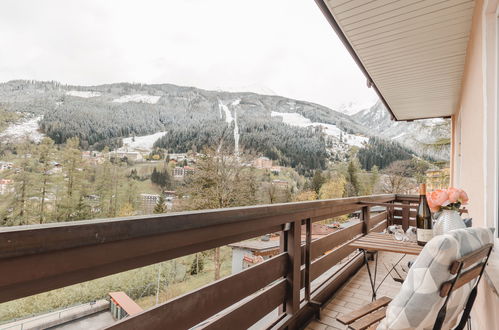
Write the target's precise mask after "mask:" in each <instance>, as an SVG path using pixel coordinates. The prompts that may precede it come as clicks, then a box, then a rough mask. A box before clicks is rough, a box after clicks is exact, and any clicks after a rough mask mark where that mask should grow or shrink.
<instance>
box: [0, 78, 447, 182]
mask: <svg viewBox="0 0 499 330" xmlns="http://www.w3.org/2000/svg"><path fill="white" fill-rule="evenodd" d="M381 108H382V107H381V106H380V105H379V104H378V105H376V106H374V107H373V108H371V109H369V110H365V111H362V112H360V113H358V114H356V115H355V116H353V117H350V116H348V115H345V114H343V113H340V112H337V111H334V110H332V109H329V108H327V107H324V106H321V105H318V104H314V103H310V102H305V101H299V100H294V99H290V98H285V97H281V96H273V95H259V94H255V93H231V92H224V91H208V90H203V89H199V88H194V87H182V86H175V85H171V84H158V85H143V84H130V83H117V84H108V85H100V86H88V87H84V86H70V85H62V84H60V83H57V82H38V81H24V80H23V81H10V82H7V83H3V84H0V109H2V111H3V112H4V113H6V114H12V115H9V116H8V118H10V120H12V119H15V118H23V117H25V118H28V117H29V118H40V121H39V128H40V130H41V131H42V132H43V133H44V134H46V135H47V136H49V137H50V138H52V139H53V140H54V141H55V142H56V143H57V144H62V143H65V142H66V141H67V140H68V139H69V138H72V137H77V138H78V139H79V141H80V147H81V148H83V149H86V150H102V149H103V148H105V147H106V146H107V147H110V148H111V149H115V148H118V147H121V146H122V139H123V138H124V137H135V136H143V135H150V134H154V133H157V132H166V134H165V135H164V136H163V137H162V138H161V139H160V140H158V141H157V142H156V144H155V146H156V147H161V148H164V149H166V150H167V151H168V152H186V151H188V150H197V151H201V150H202V149H203V148H204V147H218V146H221V145H223V146H224V147H227V146H229V147H232V148H234V151H235V152H245V153H254V154H258V155H263V156H267V157H269V158H271V159H273V160H276V161H277V163H278V164H281V165H284V166H291V167H295V168H297V169H299V171H300V173H305V172H310V171H311V170H315V169H324V168H325V167H326V165H327V163H328V160H332V161H342V160H346V159H348V157H349V156H348V155H349V152H350V149H351V147H352V146H356V147H359V148H360V155H359V159H360V160H361V162H362V165H363V166H364V167H365V168H369V167H370V166H372V165H373V164H375V165H377V166H379V167H384V166H385V164H389V163H390V162H391V160H392V159H405V158H407V157H410V155H411V154H412V153H414V152H416V153H418V154H427V155H428V154H430V152H428V151H427V150H426V149H425V148H426V147H425V146H424V145H423V146H421V145H420V146H418V147H414V148H411V150H410V151H409V150H408V149H404V148H400V145H399V141H400V138H399V137H397V136H394V137H392V136H391V135H393V134H394V133H393V132H394V131H396V129H397V128H400V127H405V126H404V125H406V126H407V124H406V123H393V122H390V121H389V120H388V121H387V117H386V114H385V113H383V111H382V110H383V109H381ZM385 112H386V111H385ZM285 117H286V118H285ZM32 120H34V119H32ZM307 121H309V122H310V125H309V124H307ZM435 125H436V124H435ZM408 128H410V127H406V129H408ZM389 132H391V133H389ZM397 132H398V131H397ZM392 133H393V134H392ZM402 133H404V134H406V136H410V135H409V133H408V132H406V131H403V132H402ZM0 134H1V132H0ZM383 134H384V135H383ZM386 134H391V135H389V136H385V135H386ZM399 135H400V134H399ZM372 136H379V137H382V138H387V139H393V141H394V142H393V143H388V142H384V141H383V140H379V139H374V140H372V139H371V140H369V142H367V143H365V142H364V141H368V140H367V139H368V138H369V137H372ZM411 139H412V140H411V141H413V140H414V138H411ZM408 140H409V137H407V139H402V140H401V141H400V142H407V141H408ZM425 141H426V140H425ZM406 144H407V143H406ZM443 148H444V152H443V153H444V154H445V146H444V147H443ZM400 155H403V157H402V158H400V157H398V156H400Z"/></svg>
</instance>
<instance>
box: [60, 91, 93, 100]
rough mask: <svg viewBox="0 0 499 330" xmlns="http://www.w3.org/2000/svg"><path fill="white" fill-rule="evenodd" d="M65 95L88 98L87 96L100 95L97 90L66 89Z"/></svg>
mask: <svg viewBox="0 0 499 330" xmlns="http://www.w3.org/2000/svg"><path fill="white" fill-rule="evenodd" d="M66 95H70V96H76V97H83V98H85V99H88V98H91V97H97V96H100V95H101V93H99V92H91V91H67V92H66Z"/></svg>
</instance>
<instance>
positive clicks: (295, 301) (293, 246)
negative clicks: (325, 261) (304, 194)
mask: <svg viewBox="0 0 499 330" xmlns="http://www.w3.org/2000/svg"><path fill="white" fill-rule="evenodd" d="M285 236H286V252H287V253H288V258H289V268H288V273H287V275H286V279H287V281H288V294H287V297H286V304H285V305H286V307H285V308H286V313H287V314H289V315H294V314H296V313H297V312H298V310H299V309H300V268H301V221H300V220H297V221H293V222H291V223H290V227H289V230H287V231H286V232H285Z"/></svg>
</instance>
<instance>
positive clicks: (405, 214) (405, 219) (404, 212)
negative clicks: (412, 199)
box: [402, 201, 411, 231]
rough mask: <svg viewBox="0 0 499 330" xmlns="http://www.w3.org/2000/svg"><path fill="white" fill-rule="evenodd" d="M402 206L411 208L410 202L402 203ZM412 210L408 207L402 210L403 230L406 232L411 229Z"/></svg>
mask: <svg viewBox="0 0 499 330" xmlns="http://www.w3.org/2000/svg"><path fill="white" fill-rule="evenodd" d="M402 204H404V205H407V206H409V201H402ZM410 211H411V210H410V209H409V208H408V207H404V208H402V229H403V230H404V231H406V230H407V229H408V228H409V214H410Z"/></svg>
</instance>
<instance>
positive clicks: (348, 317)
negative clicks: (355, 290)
mask: <svg viewBox="0 0 499 330" xmlns="http://www.w3.org/2000/svg"><path fill="white" fill-rule="evenodd" d="M390 301H392V299H391V298H388V297H381V298H379V299H378V300H376V301H373V302H372V303H370V304H367V305H365V306H363V307H362V308H359V309H357V310H355V311H353V312H351V313H348V314H343V315H341V316H339V317H338V318H337V320H338V321H339V322H341V323H343V324H351V323H353V322H355V321H357V320H358V319H360V318H361V317H363V316H364V315H367V314H369V313H372V312H374V311H375V310H377V309H380V308H381V307H384V306H386V305H388V304H389V303H390Z"/></svg>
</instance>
